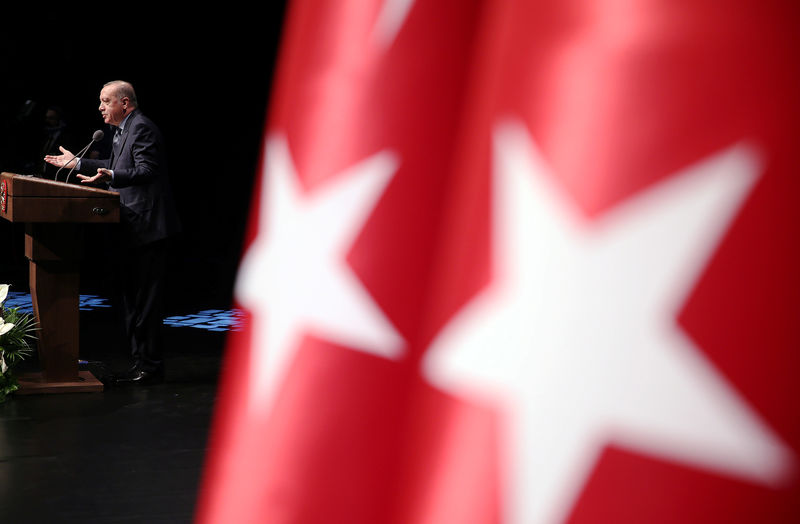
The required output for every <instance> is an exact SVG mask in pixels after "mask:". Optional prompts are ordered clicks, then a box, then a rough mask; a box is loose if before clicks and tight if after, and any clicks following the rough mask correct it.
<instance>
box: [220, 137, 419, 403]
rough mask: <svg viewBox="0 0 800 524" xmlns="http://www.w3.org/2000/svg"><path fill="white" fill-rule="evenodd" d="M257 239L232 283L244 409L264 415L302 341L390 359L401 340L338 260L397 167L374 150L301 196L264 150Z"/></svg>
mask: <svg viewBox="0 0 800 524" xmlns="http://www.w3.org/2000/svg"><path fill="white" fill-rule="evenodd" d="M266 164H267V165H266V171H265V177H266V178H265V183H264V184H263V185H262V187H263V190H262V198H261V208H260V216H259V233H258V236H257V238H256V239H255V240H254V241H253V243H252V245H251V246H250V248H249V249H248V250H247V253H246V254H245V256H244V258H243V260H242V263H241V266H240V269H239V277H238V279H237V282H236V289H235V293H236V298H237V300H238V302H239V303H240V304H241V305H242V306H243V307H245V308H247V309H248V310H250V311H251V313H252V315H253V328H252V329H253V344H252V347H253V348H254V349H253V353H252V354H251V358H252V364H251V366H250V369H251V370H252V373H251V377H250V380H251V382H250V384H251V386H250V389H251V395H250V400H251V401H252V402H251V405H252V407H253V408H255V409H259V410H265V409H270V408H271V405H272V403H273V402H274V400H275V395H276V393H277V390H278V389H279V388H280V385H281V383H282V381H283V377H284V376H285V374H286V372H287V366H289V365H290V364H291V362H292V360H293V357H294V354H295V352H296V350H297V346H298V344H299V343H300V341H301V338H302V337H303V336H304V335H306V334H309V335H314V336H316V337H319V338H322V339H324V340H327V341H330V342H333V343H338V344H341V345H343V346H346V347H349V348H352V349H357V350H361V351H364V352H368V353H372V354H376V355H379V356H383V357H386V358H396V357H398V356H399V355H400V353H401V351H402V349H403V339H402V337H401V336H400V335H399V334H398V333H397V331H396V330H395V328H394V327H393V326H392V324H391V323H390V322H389V320H388V319H387V318H386V317H385V316H384V314H383V312H382V310H381V309H380V307H379V306H377V305H376V304H375V302H374V301H373V299H372V297H371V295H370V294H369V293H368V291H367V290H366V289H365V288H364V286H363V284H362V283H361V281H360V280H359V279H358V277H357V276H356V275H355V273H354V272H353V271H352V269H351V268H350V266H349V265H348V264H347V261H346V260H345V257H346V255H347V253H348V251H349V249H350V247H351V245H352V244H353V242H354V240H355V239H356V237H357V236H358V233H359V232H360V231H361V229H362V227H363V224H364V222H365V221H366V220H367V218H368V217H369V214H370V212H371V210H372V209H373V207H374V206H375V204H376V203H377V201H378V200H379V198H380V196H381V195H382V194H383V191H384V189H385V188H386V185H387V184H388V182H389V180H390V179H391V177H392V175H393V174H394V172H395V171H396V168H397V160H396V158H395V156H394V155H393V154H391V153H389V152H386V151H383V152H379V153H376V154H375V155H373V156H371V157H369V158H367V159H366V160H364V161H362V162H360V163H359V164H357V165H354V166H352V167H351V168H349V169H348V170H346V171H345V172H342V173H339V174H338V175H337V176H336V177H335V178H334V179H333V180H330V181H327V182H326V183H325V184H324V185H323V186H320V187H315V188H314V189H313V190H312V191H311V192H310V193H309V194H305V191H304V190H303V189H302V187H301V185H300V182H299V180H298V177H297V175H296V171H295V168H294V165H293V163H292V159H291V155H290V152H289V148H288V145H287V143H286V140H285V139H284V138H279V137H273V138H270V139H268V140H267V144H266Z"/></svg>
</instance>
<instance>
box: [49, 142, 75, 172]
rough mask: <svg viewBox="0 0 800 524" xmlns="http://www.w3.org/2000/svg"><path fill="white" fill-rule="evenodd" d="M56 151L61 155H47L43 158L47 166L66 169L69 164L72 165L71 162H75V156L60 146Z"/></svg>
mask: <svg viewBox="0 0 800 524" xmlns="http://www.w3.org/2000/svg"><path fill="white" fill-rule="evenodd" d="M58 149H59V150H60V151H61V153H62V154H60V155H47V156H45V157H44V161H45V162H47V163H48V164H53V165H54V166H56V167H67V166H69V165H70V164H73V162H72V161H73V160H75V155H73V154H72V153H71V152H69V151H67V150H66V149H64V148H63V147H62V146H58ZM73 165H74V164H73Z"/></svg>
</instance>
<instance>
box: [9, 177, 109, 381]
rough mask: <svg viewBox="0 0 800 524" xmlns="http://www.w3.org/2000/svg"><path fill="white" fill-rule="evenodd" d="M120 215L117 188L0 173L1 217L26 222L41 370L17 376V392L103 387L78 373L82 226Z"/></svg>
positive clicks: (104, 221)
mask: <svg viewBox="0 0 800 524" xmlns="http://www.w3.org/2000/svg"><path fill="white" fill-rule="evenodd" d="M119 216H120V210H119V194H118V193H115V192H113V191H107V190H104V189H98V188H94V187H88V186H79V185H74V184H67V183H64V182H55V181H52V180H45V179H41V178H34V177H30V176H23V175H18V174H14V173H2V174H0V217H1V218H4V219H6V220H8V221H10V222H17V223H24V224H25V256H26V257H27V258H28V260H29V272H30V275H29V283H30V291H31V298H32V300H33V312H34V316H35V317H36V323H37V325H38V327H39V334H38V340H37V347H38V350H39V361H40V363H41V366H42V368H43V369H42V372H41V373H34V374H29V375H22V376H20V377H19V383H20V389H19V391H18V392H17V393H18V394H30V393H60V392H76V391H101V390H102V389H103V385H102V383H100V381H98V380H97V379H96V378H95V377H93V376H92V375H91V373H89V372H79V371H78V346H79V332H78V331H79V324H80V322H79V319H78V311H79V299H80V295H79V281H80V258H81V256H82V254H83V227H84V224H92V223H95V224H96V223H109V222H119Z"/></svg>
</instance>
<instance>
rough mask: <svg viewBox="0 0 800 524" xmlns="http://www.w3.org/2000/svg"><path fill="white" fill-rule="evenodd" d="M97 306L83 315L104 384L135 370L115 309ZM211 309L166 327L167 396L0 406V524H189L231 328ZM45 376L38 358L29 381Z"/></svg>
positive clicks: (182, 313) (74, 396)
mask: <svg viewBox="0 0 800 524" xmlns="http://www.w3.org/2000/svg"><path fill="white" fill-rule="evenodd" d="M16 299H19V300H23V301H24V297H21V296H16ZM92 300H94V301H95V302H94V303H93V305H94V306H97V307H88V308H86V309H84V310H82V311H81V349H80V358H81V360H83V361H85V362H84V363H83V364H82V365H81V367H80V369H82V370H89V371H91V372H92V373H93V374H94V375H95V376H96V377H97V378H98V379H100V380H101V381H106V380H107V379H108V377H109V375H110V374H111V373H113V372H121V371H124V370H125V369H126V368H127V367H128V366H129V365H130V360H129V359H128V357H127V354H126V350H124V346H123V345H122V340H121V335H120V332H119V325H118V323H117V315H116V311H115V308H114V307H113V301H111V300H108V301H104V300H103V299H102V297H94V298H93V299H92ZM96 300H100V303H98V302H97V301H96ZM207 306H208V305H206V306H205V307H202V308H198V309H197V310H192V309H191V308H189V307H185V308H183V309H182V310H179V311H173V313H174V314H173V315H171V317H170V318H173V317H177V318H178V319H177V320H176V319H175V318H173V320H172V321H171V322H167V323H166V324H165V325H164V327H163V330H164V336H165V342H166V348H167V353H166V355H165V367H166V371H165V381H164V383H162V384H157V385H149V386H135V387H125V388H120V387H113V386H108V385H107V386H106V387H105V388H104V389H103V391H101V392H93V393H66V394H43V395H14V396H13V397H11V398H10V399H9V400H7V401H6V402H5V403H3V404H0V522H25V523H38V522H42V523H44V522H48V523H49V522H59V523H81V524H85V523H90V522H98V523H100V522H102V523H122V522H131V523H134V522H136V523H140V522H141V523H144V522H147V523H160V522H163V523H181V522H187V523H188V522H192V519H193V516H194V509H195V503H196V500H197V493H198V488H199V485H200V480H201V473H202V468H203V462H204V459H205V454H206V449H207V444H208V433H209V427H210V423H211V417H212V413H213V407H214V400H215V397H216V393H217V382H218V375H219V370H220V365H221V361H222V354H223V350H224V345H225V340H226V338H227V334H228V330H229V329H230V328H231V327H232V325H231V324H230V323H227V324H226V322H225V320H224V319H225V318H228V319H230V317H231V314H230V311H228V310H226V309H225V307H224V305H223V306H222V307H218V308H213V307H207ZM178 309H180V307H179V308H178ZM208 312H212V313H208ZM214 312H216V313H214ZM226 312H227V313H226ZM209 317H212V318H211V320H209ZM214 318H216V319H217V321H214ZM220 318H222V320H220ZM198 319H199V320H198ZM37 368H38V362H37V359H36V358H33V359H31V360H29V361H26V362H24V363H23V365H22V366H21V368H20V371H26V370H35V369H37Z"/></svg>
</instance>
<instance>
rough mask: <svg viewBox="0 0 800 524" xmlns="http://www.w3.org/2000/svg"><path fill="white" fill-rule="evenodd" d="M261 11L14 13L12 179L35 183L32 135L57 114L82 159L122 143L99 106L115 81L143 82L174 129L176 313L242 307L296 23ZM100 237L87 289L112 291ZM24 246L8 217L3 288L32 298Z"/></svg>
mask: <svg viewBox="0 0 800 524" xmlns="http://www.w3.org/2000/svg"><path fill="white" fill-rule="evenodd" d="M249 5H250V6H251V7H248V8H244V7H239V6H236V5H231V4H227V5H225V6H224V8H223V7H218V8H214V9H209V8H197V7H193V8H191V9H189V10H186V9H183V8H176V7H172V8H169V9H168V10H167V9H166V5H165V6H163V7H162V9H155V8H145V7H140V6H138V5H137V6H136V7H134V8H131V9H130V12H129V13H126V14H123V13H122V12H115V10H114V9H112V8H110V7H109V6H110V5H109V4H106V5H105V7H104V8H103V9H101V10H100V11H88V12H85V13H81V12H80V11H81V9H82V8H80V7H76V6H72V5H70V7H69V8H67V7H58V8H55V9H50V8H48V9H44V8H42V9H40V12H29V13H27V14H24V13H21V12H20V8H19V7H15V8H14V12H13V13H9V12H2V11H7V8H3V9H2V10H0V13H2V14H0V35H1V36H0V133H2V134H1V135H0V169H1V170H2V171H11V172H18V173H23V174H26V168H25V162H26V161H30V154H28V153H24V152H25V151H26V147H28V146H29V144H28V136H30V134H31V133H32V132H33V131H35V130H36V129H38V128H41V126H42V122H43V114H44V111H45V109H46V108H47V107H48V106H49V105H58V106H60V107H62V108H63V110H64V113H65V119H66V121H67V124H68V126H69V132H70V134H71V135H72V136H73V137H74V142H75V144H74V145H73V147H74V149H73V152H77V150H79V149H80V148H82V147H83V146H84V145H86V144H87V143H88V142H89V141H90V140H91V137H92V133H93V132H94V130H96V129H103V130H104V131H106V132H107V133H106V134H107V135H109V136H110V133H108V128H107V126H105V124H103V122H102V119H101V118H100V114H99V111H98V109H97V107H98V105H99V102H98V94H99V92H100V88H101V87H102V85H103V84H104V83H105V82H107V81H109V80H115V79H122V80H128V81H130V82H131V83H133V85H134V87H135V88H136V91H137V96H138V98H139V105H140V108H141V110H142V111H143V112H144V113H145V114H146V115H148V116H149V117H150V118H151V119H152V120H153V121H155V122H156V124H157V125H158V126H159V127H160V128H161V130H162V132H163V134H164V136H165V140H166V147H167V154H168V162H169V170H170V178H171V180H172V184H173V188H174V191H175V197H176V201H177V206H178V210H179V213H180V216H181V219H182V222H183V228H184V232H183V234H182V235H181V236H180V238H178V239H177V240H176V243H175V249H174V255H173V260H172V277H171V278H170V283H169V295H168V296H169V304H168V305H167V306H168V309H170V308H173V309H174V308H179V307H182V306H179V305H178V304H185V303H194V304H196V305H197V306H199V307H202V305H203V304H204V303H209V304H210V303H212V302H213V303H214V305H215V306H216V307H224V306H225V304H224V303H220V302H226V301H227V302H230V300H231V292H232V286H233V281H234V278H235V272H236V266H237V262H238V259H239V256H240V253H241V244H242V239H243V234H244V229H245V225H246V218H247V213H248V207H249V204H250V201H251V187H252V184H253V180H254V175H255V172H256V169H257V163H258V160H259V154H260V144H261V137H262V128H263V124H264V120H265V116H266V108H267V104H268V99H269V91H270V85H271V80H272V74H273V68H274V65H275V58H276V53H277V47H278V42H279V39H280V29H281V25H282V21H283V15H284V6H283V2H270V3H265V4H263V5H262V4H259V6H258V10H257V11H256V10H255V9H254V7H252V6H254V4H249ZM167 11H168V12H167ZM34 160H35V159H34ZM62 176H63V173H62ZM98 229H100V228H94V227H92V228H88V229H87V239H86V244H87V245H86V248H85V249H86V258H85V260H84V262H83V264H84V270H83V271H82V274H81V286H82V292H84V291H85V292H92V293H100V294H105V293H110V292H111V291H110V290H109V289H108V287H109V286H110V285H111V284H110V283H111V282H112V279H111V278H110V274H109V271H108V268H107V265H108V263H109V261H108V260H107V258H106V255H105V246H104V245H103V240H102V239H103V234H101V232H99V231H98ZM23 247H24V231H23V227H22V225H17V224H14V225H11V224H9V223H8V222H6V221H5V220H0V283H12V284H14V285H15V288H16V289H17V290H20V291H23V290H24V289H21V288H27V262H26V260H25V258H24V256H23Z"/></svg>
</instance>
